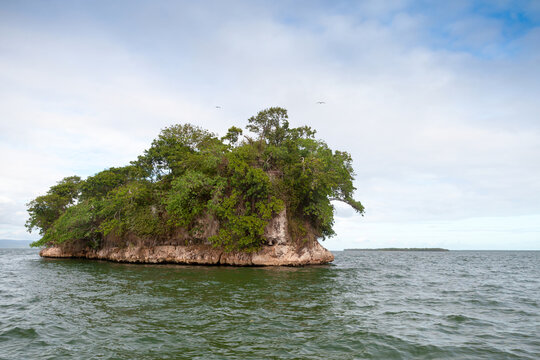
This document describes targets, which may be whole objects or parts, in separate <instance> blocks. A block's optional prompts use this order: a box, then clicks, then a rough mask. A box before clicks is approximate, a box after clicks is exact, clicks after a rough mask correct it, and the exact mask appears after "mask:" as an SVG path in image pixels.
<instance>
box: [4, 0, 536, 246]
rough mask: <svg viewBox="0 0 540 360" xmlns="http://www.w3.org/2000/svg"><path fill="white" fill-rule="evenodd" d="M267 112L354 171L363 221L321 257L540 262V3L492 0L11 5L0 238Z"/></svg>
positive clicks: (347, 218)
mask: <svg viewBox="0 0 540 360" xmlns="http://www.w3.org/2000/svg"><path fill="white" fill-rule="evenodd" d="M317 101H324V102H325V104H317ZM216 106H220V107H221V108H220V109H218V108H216ZM270 106H281V107H284V108H286V109H287V110H288V112H289V119H290V122H291V125H293V126H301V125H309V126H311V127H313V128H315V129H316V130H317V137H318V138H321V139H323V140H325V141H326V142H327V143H328V144H329V146H330V147H331V148H333V149H338V150H342V151H347V152H349V153H351V155H352V158H353V161H354V162H353V167H354V169H355V172H356V180H355V186H356V188H357V191H356V198H357V199H359V200H360V201H362V203H363V204H364V206H365V207H366V212H365V215H364V216H359V215H357V214H355V213H354V211H353V210H352V209H350V208H347V206H346V205H343V204H341V203H336V204H335V207H336V214H335V230H336V233H337V235H336V236H335V237H333V238H331V239H327V240H325V241H324V242H323V245H324V246H325V247H327V248H329V249H331V250H341V249H344V248H379V247H444V248H449V249H463V250H468V249H484V250H487V249H493V250H502V249H536V250H540V2H538V1H497V0H491V1H459V0H456V1H448V2H442V1H400V0H391V1H197V2H193V1H120V0H119V1H97V0H96V1H76V0H75V1H54V0H53V1H35V2H34V1H24V0H22V1H6V0H0V154H1V156H0V238H3V239H38V238H39V235H38V234H37V233H32V234H29V233H27V232H26V229H25V228H24V223H25V221H26V219H27V213H26V205H25V204H26V203H27V202H28V201H30V200H32V199H33V198H35V197H36V196H39V195H41V194H44V193H45V192H46V191H47V189H48V188H49V187H50V186H52V185H54V184H55V183H56V182H57V181H58V180H60V179H62V178H63V177H65V176H70V175H75V174H76V175H79V176H81V177H83V178H84V177H86V176H89V175H93V174H94V173H96V172H98V171H100V170H102V169H105V168H109V167H112V166H122V165H126V164H128V163H129V161H131V160H134V159H136V157H137V156H138V155H139V154H141V153H142V152H143V151H144V149H146V148H148V147H149V145H150V143H151V141H152V139H154V138H155V137H156V136H157V135H158V133H159V131H160V130H161V129H162V128H164V127H167V126H170V125H172V124H177V123H192V124H195V125H199V126H202V127H204V128H206V129H208V130H210V131H212V132H215V133H218V134H220V135H224V134H225V132H226V130H227V129H228V128H229V127H230V126H233V125H236V126H239V125H240V126H244V125H245V124H246V123H247V119H248V118H249V117H250V116H252V115H254V114H256V113H257V112H258V111H259V110H262V109H264V108H267V107H270Z"/></svg>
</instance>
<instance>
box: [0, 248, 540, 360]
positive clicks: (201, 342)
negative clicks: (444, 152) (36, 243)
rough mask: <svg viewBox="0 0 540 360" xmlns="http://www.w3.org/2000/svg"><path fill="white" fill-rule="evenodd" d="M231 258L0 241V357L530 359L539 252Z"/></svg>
mask: <svg viewBox="0 0 540 360" xmlns="http://www.w3.org/2000/svg"><path fill="white" fill-rule="evenodd" d="M335 255H336V260H335V262H334V264H332V265H325V266H313V267H303V268H263V267H261V268H235V267H206V266H179V265H130V264H118V263H111V262H101V261H88V260H71V259H63V260H55V259H41V258H40V257H39V256H38V253H37V251H36V250H33V249H0V359H73V358H76V359H340V360H341V359H540V252H527V251H523V252H519V251H493V252H489V251H476V252H475V251H451V252H335Z"/></svg>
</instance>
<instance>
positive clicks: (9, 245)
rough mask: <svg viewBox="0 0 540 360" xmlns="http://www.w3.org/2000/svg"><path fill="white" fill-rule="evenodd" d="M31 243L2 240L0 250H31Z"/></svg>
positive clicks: (27, 241) (0, 240)
mask: <svg viewBox="0 0 540 360" xmlns="http://www.w3.org/2000/svg"><path fill="white" fill-rule="evenodd" d="M30 243H32V241H30V240H7V239H0V248H2V249H24V248H26V249H29V248H30Z"/></svg>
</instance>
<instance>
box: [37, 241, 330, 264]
mask: <svg viewBox="0 0 540 360" xmlns="http://www.w3.org/2000/svg"><path fill="white" fill-rule="evenodd" d="M39 255H40V256H42V257H50V258H87V259H98V260H110V261H117V262H129V263H148V264H157V263H177V264H198V265H234V266H303V265H314V264H327V263H329V262H332V261H333V260H334V255H332V253H331V252H330V251H328V250H327V249H325V248H324V247H322V246H321V245H320V244H319V243H318V242H317V241H315V242H313V243H311V244H309V245H306V246H302V247H297V246H293V245H290V244H276V245H273V246H264V247H263V248H262V249H261V250H260V251H258V252H256V253H242V252H224V251H223V250H220V249H216V248H213V247H212V246H210V245H184V246H183V245H177V246H176V245H158V246H152V247H146V246H127V247H123V248H120V247H107V248H103V249H92V248H89V247H87V248H82V249H74V248H68V247H58V246H53V247H49V248H44V249H42V250H41V251H40V253H39Z"/></svg>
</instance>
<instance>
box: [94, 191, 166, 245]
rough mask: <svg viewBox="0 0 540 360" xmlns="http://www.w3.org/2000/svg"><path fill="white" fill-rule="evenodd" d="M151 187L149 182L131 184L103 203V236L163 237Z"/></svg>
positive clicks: (100, 228) (157, 207) (101, 214)
mask: <svg viewBox="0 0 540 360" xmlns="http://www.w3.org/2000/svg"><path fill="white" fill-rule="evenodd" d="M157 203H158V202H157V199H156V197H155V195H154V192H153V189H152V185H151V184H150V183H149V182H147V181H139V182H131V183H129V184H126V185H122V186H120V187H118V188H116V189H114V190H113V191H111V192H110V193H109V195H108V196H107V197H106V198H105V199H103V200H102V201H101V202H100V210H99V217H100V218H101V219H103V220H102V222H101V224H100V226H99V230H100V231H101V232H102V233H103V235H108V234H110V233H114V234H115V235H117V236H122V235H124V234H126V233H127V232H132V233H134V234H136V235H139V236H147V235H160V234H162V233H163V232H164V231H165V228H164V226H162V225H163V224H162V219H161V217H160V216H159V206H158V205H157Z"/></svg>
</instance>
